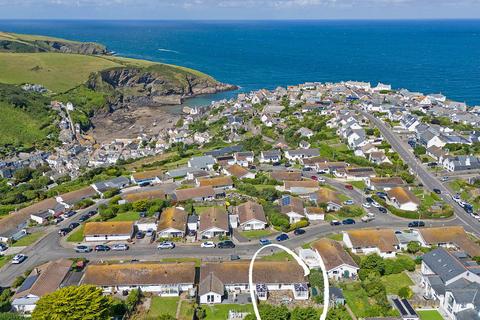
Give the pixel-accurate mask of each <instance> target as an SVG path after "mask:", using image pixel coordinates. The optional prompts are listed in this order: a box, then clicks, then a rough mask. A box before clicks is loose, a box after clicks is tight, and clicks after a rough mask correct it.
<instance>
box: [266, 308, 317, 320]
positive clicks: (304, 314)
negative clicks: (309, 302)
mask: <svg viewBox="0 0 480 320" xmlns="http://www.w3.org/2000/svg"><path fill="white" fill-rule="evenodd" d="M319 316H320V315H319V314H318V311H317V310H315V309H314V308H312V307H307V308H300V307H296V308H295V309H293V310H292V312H291V315H290V320H317V319H318V318H319ZM262 319H263V318H262Z"/></svg>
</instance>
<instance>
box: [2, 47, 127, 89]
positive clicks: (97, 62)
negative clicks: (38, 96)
mask: <svg viewBox="0 0 480 320" xmlns="http://www.w3.org/2000/svg"><path fill="white" fill-rule="evenodd" d="M119 66H121V64H119V63H116V62H114V61H111V60H107V59H103V58H102V57H97V56H87V55H79V54H64V53H51V52H47V53H7V52H0V82H2V83H9V84H22V83H35V84H41V85H43V86H45V87H46V88H47V89H49V90H51V91H54V92H64V91H67V90H69V89H72V88H74V87H76V86H78V85H80V84H82V83H84V82H85V81H87V79H88V77H89V75H90V74H91V73H92V72H96V71H100V70H104V69H108V68H113V67H119Z"/></svg>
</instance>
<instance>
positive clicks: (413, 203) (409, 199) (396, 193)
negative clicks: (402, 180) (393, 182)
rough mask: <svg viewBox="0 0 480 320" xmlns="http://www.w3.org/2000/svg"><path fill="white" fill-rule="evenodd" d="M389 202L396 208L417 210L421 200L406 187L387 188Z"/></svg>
mask: <svg viewBox="0 0 480 320" xmlns="http://www.w3.org/2000/svg"><path fill="white" fill-rule="evenodd" d="M387 202H388V203H389V204H391V205H393V206H394V207H395V208H398V209H400V210H405V211H417V210H418V206H419V205H420V200H419V199H418V198H417V197H416V196H415V195H414V194H413V193H412V192H411V191H410V190H408V189H407V188H405V187H394V188H392V189H390V190H387Z"/></svg>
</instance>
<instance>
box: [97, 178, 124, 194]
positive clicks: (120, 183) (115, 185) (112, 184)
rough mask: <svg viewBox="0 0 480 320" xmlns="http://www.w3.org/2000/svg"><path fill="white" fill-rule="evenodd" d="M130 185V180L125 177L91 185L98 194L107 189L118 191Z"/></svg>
mask: <svg viewBox="0 0 480 320" xmlns="http://www.w3.org/2000/svg"><path fill="white" fill-rule="evenodd" d="M129 184H130V179H128V178H126V177H116V178H113V179H110V180H106V181H100V182H96V183H94V184H93V186H94V187H95V188H96V189H97V190H98V191H100V192H103V191H107V190H108V189H120V188H123V187H124V186H127V185H129Z"/></svg>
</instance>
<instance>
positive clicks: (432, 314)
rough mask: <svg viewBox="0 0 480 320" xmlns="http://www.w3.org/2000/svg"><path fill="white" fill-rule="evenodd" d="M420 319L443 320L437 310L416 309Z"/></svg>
mask: <svg viewBox="0 0 480 320" xmlns="http://www.w3.org/2000/svg"><path fill="white" fill-rule="evenodd" d="M417 313H418V315H419V316H420V320H443V317H442V316H441V315H440V313H438V311H437V310H417Z"/></svg>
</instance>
